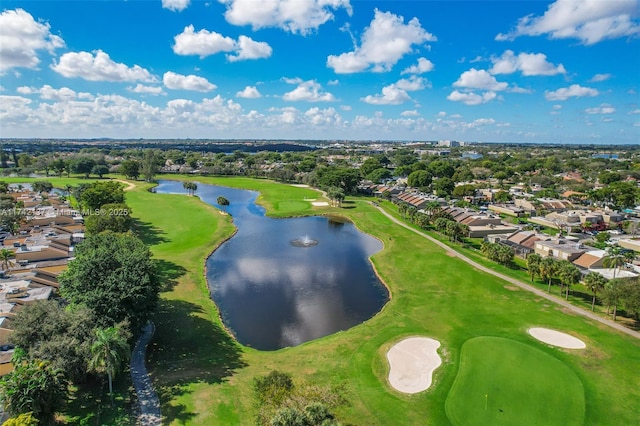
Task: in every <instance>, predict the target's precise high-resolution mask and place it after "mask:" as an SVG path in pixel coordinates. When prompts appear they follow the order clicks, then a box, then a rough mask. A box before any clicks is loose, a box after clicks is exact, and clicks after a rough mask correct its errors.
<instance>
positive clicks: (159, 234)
mask: <svg viewBox="0 0 640 426" xmlns="http://www.w3.org/2000/svg"><path fill="white" fill-rule="evenodd" d="M131 228H132V230H133V232H134V233H135V234H136V235H137V236H138V238H140V239H141V240H142V241H143V242H144V243H145V244H146V245H148V246H154V245H156V244H160V243H167V242H169V241H171V240H169V239H168V238H166V237H164V236H163V235H164V234H166V233H165V232H164V231H163V230H162V229H160V228H158V227H156V226H153V225H152V224H150V223H149V222H142V221H141V220H140V219H134V220H133V225H132V227H131Z"/></svg>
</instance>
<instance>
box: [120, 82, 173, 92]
mask: <svg viewBox="0 0 640 426" xmlns="http://www.w3.org/2000/svg"><path fill="white" fill-rule="evenodd" d="M128 90H129V91H130V92H133V93H143V94H146V95H163V94H165V92H164V90H162V87H160V86H145V85H144V84H140V83H138V84H137V85H136V87H129V88H128Z"/></svg>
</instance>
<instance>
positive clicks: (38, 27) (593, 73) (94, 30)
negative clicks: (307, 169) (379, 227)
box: [0, 0, 640, 145]
mask: <svg viewBox="0 0 640 426" xmlns="http://www.w3.org/2000/svg"><path fill="white" fill-rule="evenodd" d="M114 23H117V26H116V25H114ZM638 69H640V0H608V1H603V0H581V1H575V0H555V1H548V0H543V1H537V0H525V1H518V2H495V1H489V0H477V1H444V0H434V1H419V0H408V1H401V2H398V1H396V2H390V1H378V0H371V1H360V0H332V1H330V2H328V1H321V0H309V1H304V2H302V1H300V2H291V1H285V0H273V1H269V2H256V1H254V0H214V1H204V0H202V1H201V0H154V1H151V0H149V1H128V2H127V1H120V0H118V1H108V2H94V1H88V0H87V1H73V2H68V1H55V0H53V1H37V2H34V1H27V0H5V1H3V2H2V9H1V10H0V77H1V80H0V136H2V137H5V138H14V139H15V138H34V139H38V138H44V139H68V138H74V139H103V138H106V139H140V138H142V139H211V138H213V139H243V140H253V139H271V140H292V139H299V140H305V139H310V140H348V141H364V140H388V141H412V140H428V141H437V140H459V141H474V142H475V141H478V142H479V143H508V144H515V143H533V144H560V145H576V144H594V145H599V144H605V145H630V144H638V143H640V76H639V74H638V72H637V71H638ZM96 135H100V136H96Z"/></svg>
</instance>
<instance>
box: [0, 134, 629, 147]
mask: <svg viewBox="0 0 640 426" xmlns="http://www.w3.org/2000/svg"><path fill="white" fill-rule="evenodd" d="M14 141H24V142H38V141H66V142H101V141H104V142H111V141H113V142H137V141H142V142H145V141H157V142H171V141H176V142H189V141H191V142H222V143H223V142H237V143H247V142H249V143H250V142H279V143H286V142H290V143H304V142H336V143H372V144H374V143H380V144H385V143H388V144H394V143H398V144H433V143H438V142H441V141H451V142H461V143H464V144H465V145H464V146H459V147H455V148H466V147H472V146H475V145H483V144H487V145H522V146H544V145H552V146H576V145H577V146H585V147H594V148H599V149H602V148H625V147H630V146H631V147H633V146H635V145H637V147H638V148H639V149H640V144H638V143H621V144H604V143H586V142H575V143H560V142H498V141H463V140H455V139H441V140H439V141H436V140H417V139H408V140H381V139H307V138H296V139H294V138H282V139H276V138H265V139H256V138H216V139H212V138H109V137H95V138H64V137H61V138H37V137H36V138H28V137H25V138H20V137H19V138H12V137H0V144H4V143H5V142H14ZM434 147H437V146H434ZM440 148H448V147H446V146H440Z"/></svg>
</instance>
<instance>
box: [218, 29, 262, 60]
mask: <svg viewBox="0 0 640 426" xmlns="http://www.w3.org/2000/svg"><path fill="white" fill-rule="evenodd" d="M271 52H272V49H271V46H269V44H268V43H265V42H263V41H254V40H252V39H251V38H250V37H247V36H243V35H241V36H240V37H239V38H238V43H237V51H236V54H235V55H227V59H228V60H229V61H231V62H235V61H243V60H246V59H261V58H268V57H269V56H271Z"/></svg>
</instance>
